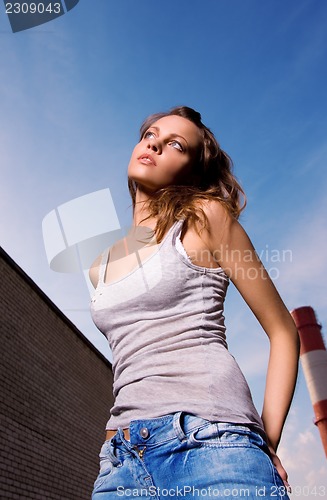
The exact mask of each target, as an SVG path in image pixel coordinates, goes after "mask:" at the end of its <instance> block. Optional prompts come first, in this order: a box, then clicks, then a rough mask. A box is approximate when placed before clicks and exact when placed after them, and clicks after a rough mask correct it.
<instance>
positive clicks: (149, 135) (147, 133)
mask: <svg viewBox="0 0 327 500" xmlns="http://www.w3.org/2000/svg"><path fill="white" fill-rule="evenodd" d="M143 137H144V139H151V138H152V137H154V133H153V132H151V131H150V130H148V131H147V132H145V134H144V136H143Z"/></svg>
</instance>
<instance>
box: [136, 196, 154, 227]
mask: <svg viewBox="0 0 327 500" xmlns="http://www.w3.org/2000/svg"><path fill="white" fill-rule="evenodd" d="M150 199H151V194H150V193H147V192H145V191H144V190H141V189H140V188H139V187H138V188H137V190H136V195H135V207H134V216H133V224H134V226H140V225H142V226H147V227H149V228H151V229H154V227H155V225H156V219H155V218H154V217H149V215H150V214H149V211H148V208H147V203H148V202H149V201H150ZM147 217H149V218H147ZM144 219H146V220H144Z"/></svg>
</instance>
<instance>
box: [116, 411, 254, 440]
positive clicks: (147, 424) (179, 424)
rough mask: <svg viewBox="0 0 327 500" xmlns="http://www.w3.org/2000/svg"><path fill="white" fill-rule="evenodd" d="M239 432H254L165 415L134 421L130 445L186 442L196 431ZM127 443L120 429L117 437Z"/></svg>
mask: <svg viewBox="0 0 327 500" xmlns="http://www.w3.org/2000/svg"><path fill="white" fill-rule="evenodd" d="M232 429H234V430H237V431H238V432H241V433H243V434H250V433H251V432H252V430H251V429H250V428H249V427H247V426H245V425H238V424H232V423H227V422H210V421H209V420H206V419H203V418H201V417H197V416H195V415H191V414H187V413H185V412H177V413H174V414H169V415H164V416H162V417H158V418H151V419H146V420H132V421H131V423H130V426H129V432H130V443H131V444H132V445H137V446H142V445H145V444H147V445H158V444H160V443H164V442H167V441H170V440H173V439H176V438H177V439H179V440H180V441H183V440H185V439H186V438H187V437H188V436H189V435H190V434H192V433H193V432H194V431H199V432H200V434H199V435H201V430H202V431H203V432H206V433H208V432H211V433H214V432H216V433H217V435H219V434H220V433H223V432H225V431H226V430H232ZM118 436H119V437H120V438H121V440H122V441H125V439H124V434H123V431H122V429H121V428H118V431H117V437H118Z"/></svg>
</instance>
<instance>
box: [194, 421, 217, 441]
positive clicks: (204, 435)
mask: <svg viewBox="0 0 327 500" xmlns="http://www.w3.org/2000/svg"><path fill="white" fill-rule="evenodd" d="M188 442H189V443H190V444H191V445H193V446H201V445H202V446H204V445H208V446H213V445H217V444H219V443H220V440H219V429H218V425H217V424H216V423H212V422H208V423H207V424H206V425H202V426H201V427H199V428H197V429H194V430H193V431H192V432H191V434H190V436H189V439H188Z"/></svg>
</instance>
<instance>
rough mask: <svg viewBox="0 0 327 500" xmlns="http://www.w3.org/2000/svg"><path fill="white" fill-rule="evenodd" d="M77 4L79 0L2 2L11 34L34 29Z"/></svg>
mask: <svg viewBox="0 0 327 500" xmlns="http://www.w3.org/2000/svg"><path fill="white" fill-rule="evenodd" d="M78 3H79V0H42V1H30V0H25V1H23V0H19V1H17V0H16V1H13V2H7V1H6V0H4V4H5V9H6V14H7V16H8V19H9V22H10V26H11V29H12V32H13V33H16V32H18V31H23V30H27V29H30V28H35V27H36V26H39V25H40V24H44V23H47V22H49V21H53V20H54V19H56V18H57V17H60V16H62V15H64V14H65V13H66V12H68V11H70V10H71V9H73V8H74V7H76V5H77V4H78Z"/></svg>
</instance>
